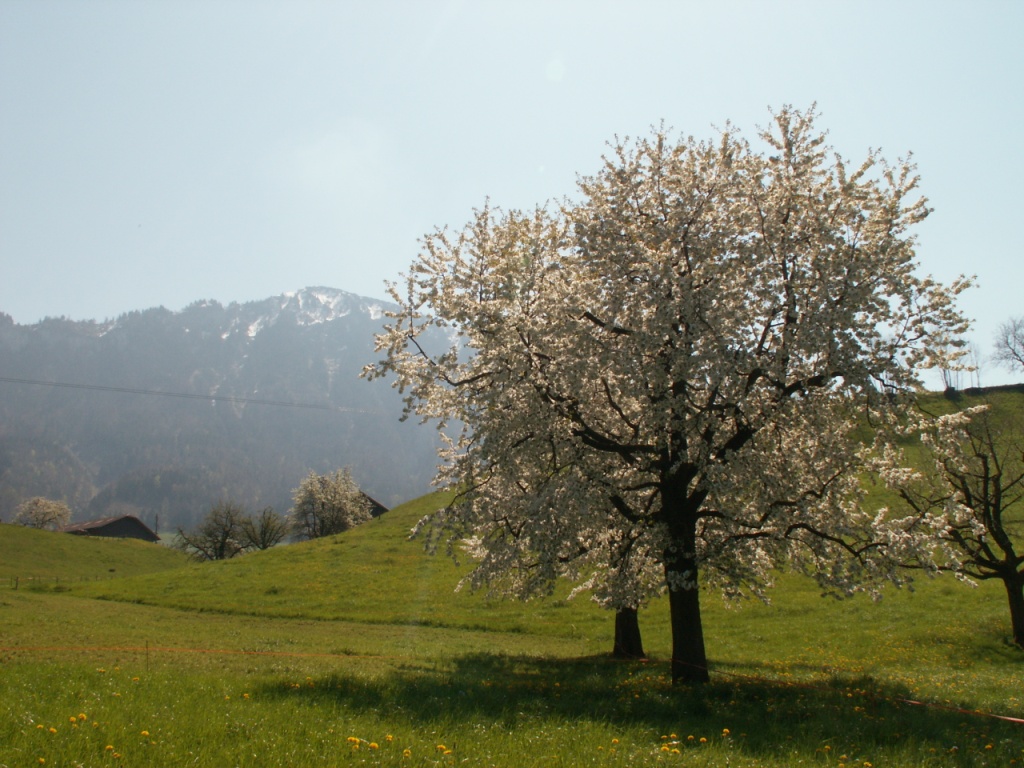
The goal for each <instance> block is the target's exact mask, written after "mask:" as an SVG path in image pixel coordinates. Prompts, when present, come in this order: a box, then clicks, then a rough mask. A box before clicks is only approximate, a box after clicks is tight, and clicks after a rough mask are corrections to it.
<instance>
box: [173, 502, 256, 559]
mask: <svg viewBox="0 0 1024 768" xmlns="http://www.w3.org/2000/svg"><path fill="white" fill-rule="evenodd" d="M247 519H248V516H247V515H246V514H245V510H244V509H243V508H242V507H241V506H239V505H238V504H234V503H232V502H230V501H221V502H218V503H217V504H215V505H214V506H213V508H212V509H211V510H210V511H209V512H208V513H207V515H206V517H204V518H203V521H202V522H201V523H200V524H199V525H198V526H197V527H196V528H194V529H192V530H191V531H188V532H186V531H184V530H182V529H181V528H179V529H178V540H177V542H176V544H175V546H177V547H178V548H179V549H181V550H183V551H184V552H186V553H188V554H189V555H190V556H191V557H192V558H194V559H196V560H229V559H230V558H232V557H235V556H236V555H240V554H242V553H243V552H244V551H245V549H246V544H245V541H244V536H245V534H244V533H243V526H244V522H245V520H247Z"/></svg>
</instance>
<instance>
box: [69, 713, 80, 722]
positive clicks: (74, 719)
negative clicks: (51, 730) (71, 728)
mask: <svg viewBox="0 0 1024 768" xmlns="http://www.w3.org/2000/svg"><path fill="white" fill-rule="evenodd" d="M68 722H70V723H77V722H78V718H77V717H75V716H74V715H72V716H71V717H69V718H68Z"/></svg>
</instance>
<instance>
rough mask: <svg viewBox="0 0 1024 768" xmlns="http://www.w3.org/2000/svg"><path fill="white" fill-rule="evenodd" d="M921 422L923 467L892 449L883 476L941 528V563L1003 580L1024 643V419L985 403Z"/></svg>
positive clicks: (1016, 636) (1017, 638) (968, 574)
mask: <svg viewBox="0 0 1024 768" xmlns="http://www.w3.org/2000/svg"><path fill="white" fill-rule="evenodd" d="M921 426H922V427H923V433H922V443H923V445H924V447H925V456H926V459H927V460H926V461H925V462H923V463H922V467H921V469H920V470H918V471H908V470H906V469H902V468H900V463H901V462H900V459H899V457H898V456H896V455H891V454H890V456H889V457H888V462H887V464H888V466H887V470H888V471H885V472H883V477H884V479H885V480H886V482H887V484H888V485H889V486H890V487H892V488H893V489H895V490H896V492H897V493H898V494H899V496H900V498H901V500H902V501H903V503H904V504H905V505H907V506H909V507H910V509H911V510H912V511H913V513H914V515H915V516H917V517H918V519H919V521H920V525H921V526H922V527H927V528H931V529H933V530H936V531H937V532H938V533H939V537H940V540H941V541H942V542H943V545H944V549H945V558H944V562H942V563H941V564H940V568H941V569H943V570H949V571H953V572H955V573H956V574H957V575H959V576H961V577H963V578H968V579H979V580H989V579H998V580H999V581H1001V582H1002V583H1003V586H1004V587H1005V588H1006V594H1007V598H1008V601H1009V608H1010V623H1011V626H1012V631H1013V641H1014V642H1015V643H1016V644H1017V645H1019V646H1021V647H1022V648H1024V424H1022V423H1021V420H1020V419H1019V418H1017V417H1014V416H1013V415H1011V414H1007V413H1005V412H999V413H995V412H993V411H992V410H991V406H990V405H980V406H975V407H972V408H967V409H965V410H963V411H961V412H958V413H955V414H952V415H946V416H941V417H938V418H935V419H931V420H925V421H923V422H921ZM908 565H911V566H913V565H914V564H913V563H909V564H908Z"/></svg>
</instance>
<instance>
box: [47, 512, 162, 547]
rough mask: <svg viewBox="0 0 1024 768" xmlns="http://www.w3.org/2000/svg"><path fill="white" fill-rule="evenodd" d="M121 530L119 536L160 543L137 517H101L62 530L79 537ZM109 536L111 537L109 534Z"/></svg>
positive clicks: (154, 534)
mask: <svg viewBox="0 0 1024 768" xmlns="http://www.w3.org/2000/svg"><path fill="white" fill-rule="evenodd" d="M114 529H120V532H119V533H117V534H115V535H117V536H125V537H131V538H135V539H144V540H146V541H160V537H159V536H158V535H157V534H156V533H155V532H154V531H153V530H152V529H151V528H150V527H149V526H148V525H146V524H145V523H144V522H142V521H141V520H139V518H137V517H135V515H117V516H114V517H101V518H98V519H96V520H86V521H85V522H82V523H72V524H71V525H66V526H64V527H63V528H61V530H62V531H63V532H64V533H75V534H78V535H85V536H90V535H103V533H104V532H105V531H108V530H114ZM107 535H110V534H109V533H108V534H107Z"/></svg>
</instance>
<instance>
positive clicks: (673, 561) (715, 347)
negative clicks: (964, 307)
mask: <svg viewBox="0 0 1024 768" xmlns="http://www.w3.org/2000/svg"><path fill="white" fill-rule="evenodd" d="M814 123H815V114H814V113H813V110H809V111H807V112H799V111H796V110H793V109H791V108H785V109H782V110H780V111H778V112H777V113H775V114H774V115H773V126H772V127H771V128H770V129H766V130H764V131H762V132H760V133H759V138H760V141H761V143H762V147H761V149H760V150H759V149H757V148H755V147H754V146H753V145H751V144H750V143H749V142H748V141H747V140H745V139H744V138H743V137H742V136H741V135H740V134H739V133H738V132H737V131H736V130H734V129H733V128H731V127H729V128H727V129H726V130H724V131H723V132H722V133H721V135H720V136H719V137H718V138H717V140H715V141H698V140H695V139H693V138H689V139H683V140H679V141H672V140H670V138H669V137H668V136H667V135H666V134H665V132H664V131H662V130H656V131H654V132H653V133H652V135H651V136H650V137H648V138H643V139H638V140H634V141H630V140H624V141H619V142H617V143H616V144H614V146H613V147H612V151H611V153H610V156H609V157H607V158H606V159H605V162H604V166H603V168H602V169H601V170H600V171H599V172H598V173H597V174H596V175H595V176H593V177H589V178H583V179H581V180H580V182H579V187H580V193H581V199H580V200H579V201H576V202H573V203H569V202H566V203H565V204H563V205H561V206H559V207H557V208H555V209H552V208H540V209H538V210H536V211H534V212H532V213H521V212H515V211H513V212H508V213H502V212H500V211H496V210H493V209H491V208H490V207H485V208H484V209H482V210H480V211H478V212H477V213H476V215H475V217H474V218H473V220H472V221H471V222H470V223H469V224H468V225H467V227H466V228H465V229H464V230H462V231H461V232H458V233H449V232H448V231H445V230H440V231H437V232H435V233H434V234H432V235H429V236H427V237H426V238H425V239H424V242H423V245H424V248H423V252H422V253H421V254H420V256H419V257H418V259H417V260H416V261H415V262H414V263H413V265H412V267H411V269H410V272H409V274H408V275H407V276H406V278H405V280H404V284H402V285H394V286H391V295H392V298H393V299H394V300H395V301H396V302H397V303H398V304H399V306H400V308H399V309H398V310H397V311H396V312H394V313H393V314H392V315H391V316H390V322H389V324H388V326H387V327H386V329H385V332H384V333H383V334H382V335H381V336H379V337H378V340H377V343H378V349H379V350H382V351H383V352H385V353H386V354H385V357H384V359H382V360H381V361H380V362H379V363H378V364H377V365H375V366H371V367H370V368H368V369H367V371H366V375H367V376H369V377H370V378H374V377H378V376H385V375H389V374H394V375H395V376H396V378H397V381H396V384H397V386H399V387H400V388H401V389H402V391H403V392H404V394H405V398H406V401H405V402H406V409H407V415H413V414H415V415H418V416H420V417H421V418H423V419H427V420H430V419H433V420H436V421H437V423H438V424H439V425H440V426H441V427H442V432H443V433H451V434H450V435H449V439H448V442H447V443H446V446H445V448H444V450H443V453H444V459H445V460H446V461H445V462H444V463H443V464H442V469H441V470H440V473H439V477H438V478H437V479H438V482H439V483H440V484H443V485H448V486H451V487H453V488H456V489H458V491H459V495H458V499H457V501H456V502H455V503H454V504H453V505H451V506H450V507H449V508H448V509H447V510H445V511H443V512H442V513H441V514H440V515H439V516H436V517H435V518H434V519H433V520H432V521H431V523H430V524H431V525H432V526H433V527H434V529H435V531H438V535H439V536H442V537H446V538H448V539H449V540H459V541H467V540H468V542H469V545H470V548H471V550H472V551H473V552H474V554H476V555H478V556H480V558H481V559H480V560H479V562H478V566H477V570H476V573H475V576H474V578H476V579H478V580H482V581H487V580H490V579H498V580H500V581H504V582H506V583H507V582H511V583H512V584H513V588H514V589H525V590H527V591H529V590H530V589H531V587H530V583H531V580H533V583H535V584H536V583H538V580H539V582H540V583H546V580H549V579H551V578H554V577H557V576H559V575H566V574H567V575H570V576H574V575H575V576H579V577H581V578H582V579H583V580H585V581H586V582H587V584H588V586H590V587H592V588H593V589H595V590H597V591H598V592H599V593H600V594H602V595H603V596H604V599H605V600H606V602H607V603H608V604H609V605H612V606H613V607H622V606H628V605H633V606H636V605H639V604H640V603H642V601H643V600H644V599H645V598H646V597H647V596H649V595H650V594H651V593H652V592H653V591H655V590H657V589H659V588H667V589H668V593H669V609H670V614H671V627H672V676H673V680H674V681H682V682H702V681H705V680H707V679H708V670H707V660H706V654H705V647H704V638H703V630H702V625H701V613H700V589H699V587H700V585H702V584H705V585H715V586H718V587H720V588H722V589H724V591H725V592H726V594H730V595H738V594H742V593H745V592H752V593H754V594H761V592H762V590H763V589H764V588H765V587H766V586H768V585H769V584H770V581H771V573H772V568H773V567H774V566H775V565H777V564H779V563H785V564H788V565H792V566H795V567H797V568H800V569H803V570H805V571H807V572H809V573H812V574H813V575H814V576H815V577H816V578H817V579H818V580H819V581H820V582H821V584H822V585H823V586H825V587H827V588H829V589H831V590H834V591H835V592H837V593H848V592H850V591H852V590H854V589H856V588H858V587H859V586H862V585H863V584H865V583H871V582H873V581H874V580H877V579H879V578H882V577H886V576H892V577H894V578H898V577H896V576H895V574H896V570H895V563H894V562H891V561H890V560H889V559H888V558H887V557H886V552H887V550H889V549H890V548H892V547H893V546H894V545H895V544H897V543H898V544H899V548H900V549H902V550H906V549H907V548H909V547H911V543H912V541H914V540H916V539H914V537H913V536H912V535H911V532H910V531H908V530H904V529H900V528H899V527H898V524H897V523H896V521H889V520H886V519H883V518H880V517H873V516H871V515H868V514H866V513H865V512H863V511H862V510H861V509H860V507H859V506H858V505H857V503H856V499H857V494H858V492H859V490H858V483H857V479H856V472H857V471H858V470H859V468H860V466H861V464H860V462H861V459H862V458H863V456H864V450H863V449H862V446H861V443H860V442H858V441H857V440H856V439H855V438H856V435H855V431H854V428H855V425H856V423H857V418H858V417H863V416H864V415H865V414H866V413H868V412H869V411H870V412H871V413H873V414H874V415H876V416H881V415H884V413H885V411H886V410H887V409H891V408H895V407H898V405H899V403H900V402H901V400H900V397H899V395H900V393H904V392H907V391H909V390H910V389H911V388H912V387H914V386H915V385H916V384H917V371H918V369H919V368H920V367H921V366H923V365H928V364H932V363H936V362H939V363H943V364H948V363H949V360H948V358H944V355H947V354H949V350H950V349H951V348H955V343H956V341H955V340H956V338H957V337H958V335H959V334H960V333H961V332H962V331H963V329H964V325H965V324H964V320H963V318H962V317H961V315H960V314H959V313H958V311H957V310H956V308H955V305H954V302H955V296H956V294H957V293H959V292H960V291H961V290H963V288H965V287H966V285H967V284H968V281H966V280H959V281H957V282H955V283H954V284H952V285H951V286H949V287H946V286H943V285H940V284H938V283H936V282H934V281H933V280H931V279H927V278H922V277H919V276H917V275H916V272H915V268H916V263H915V253H914V241H913V237H912V234H911V229H912V228H913V226H914V225H915V224H917V223H918V222H919V221H921V220H922V219H923V218H924V217H925V216H926V214H927V213H928V209H927V207H926V205H925V202H924V200H923V199H920V198H918V199H914V196H915V194H916V193H915V190H916V187H917V177H916V175H915V173H914V169H913V166H911V165H910V164H909V163H908V162H900V163H899V164H896V165H889V164H887V163H886V162H884V161H883V160H882V159H881V158H880V157H878V156H877V155H876V154H875V153H872V154H869V156H868V157H867V159H866V160H865V161H864V162H863V163H861V164H860V165H858V166H856V167H852V168H851V167H849V166H848V165H847V164H846V162H845V161H844V160H843V159H842V158H840V157H839V156H838V155H836V154H834V153H832V152H831V151H830V150H829V149H828V148H827V146H826V145H825V139H824V136H823V135H821V134H820V133H819V132H817V131H816V129H815V125H814ZM438 328H440V329H442V330H444V331H446V332H447V333H448V334H449V338H450V339H451V345H450V346H449V347H447V348H445V349H433V348H430V346H429V343H428V342H427V341H426V339H428V338H431V336H430V334H433V333H435V330H436V329H438ZM456 424H458V425H460V427H459V428H457V429H456V428H454V425H456Z"/></svg>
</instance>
